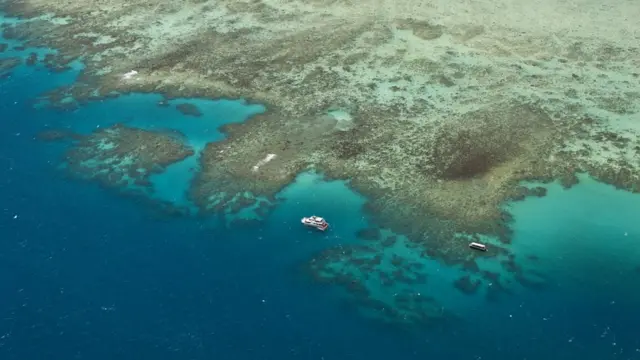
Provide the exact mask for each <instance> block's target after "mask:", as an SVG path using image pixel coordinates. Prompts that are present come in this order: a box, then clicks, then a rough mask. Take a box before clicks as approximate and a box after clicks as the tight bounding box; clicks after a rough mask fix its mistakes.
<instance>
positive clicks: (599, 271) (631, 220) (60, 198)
mask: <svg viewBox="0 0 640 360" xmlns="http://www.w3.org/2000/svg"><path fill="white" fill-rule="evenodd" d="M14 45H15V44H14ZM46 51H50V50H46V49H41V50H39V54H44V53H45V52H46ZM30 52H31V50H26V51H22V52H15V51H11V50H10V51H7V52H4V53H0V58H4V57H8V56H15V55H17V56H21V57H23V58H26V56H28V54H29V53H30ZM80 69H81V64H76V67H75V70H74V71H70V72H66V73H59V74H53V73H49V72H48V71H47V70H46V69H45V68H44V67H42V66H41V65H37V66H35V67H27V66H20V67H18V68H17V69H15V71H14V72H13V75H12V76H11V77H9V78H7V79H4V80H2V82H1V83H0V95H1V97H0V114H1V116H0V119H1V120H0V127H1V131H0V205H1V206H0V210H1V212H0V294H2V296H1V297H0V312H1V313H0V358H1V359H21V360H23V359H43V358H46V359H67V358H76V359H85V358H86V359H113V358H114V357H116V356H118V357H120V358H125V359H140V358H160V359H210V358H215V359H326V360H329V359H388V358H394V359H410V358H411V359H414V358H415V359H424V358H432V359H441V358H442V359H444V358H453V359H539V358H544V357H547V358H558V359H563V358H582V359H598V360H600V359H640V336H638V330H637V326H636V319H640V309H638V307H637V305H636V304H638V300H640V289H639V288H638V287H637V286H636V281H635V279H636V278H637V277H638V276H640V244H638V241H639V239H640V222H638V221H636V219H635V217H636V213H637V212H638V211H637V210H640V201H639V200H640V196H639V195H634V194H630V193H626V192H623V191H619V190H615V189H614V188H613V187H611V186H608V185H603V184H600V183H597V182H595V181H593V180H591V179H590V178H588V176H586V175H584V176H582V177H581V183H580V184H579V185H577V186H575V187H574V188H572V189H570V190H564V189H563V188H562V187H561V186H560V185H558V184H551V185H548V186H547V187H548V189H549V191H548V195H547V196H546V197H543V198H530V199H527V200H525V201H523V202H517V203H513V204H506V205H505V206H507V207H508V209H509V211H510V212H511V213H512V214H513V215H514V222H513V224H512V227H513V230H514V239H513V243H512V244H511V245H509V247H508V250H509V251H510V252H511V253H512V254H513V255H514V256H515V258H516V261H517V263H518V264H519V265H520V266H521V267H522V271H521V274H522V276H524V277H526V279H528V281H527V282H524V283H523V284H525V285H526V286H523V285H522V284H521V283H519V282H518V281H517V280H516V279H515V275H514V274H513V273H508V272H506V271H505V270H504V268H503V267H502V266H500V265H499V261H501V260H504V259H495V258H492V259H488V260H485V261H482V262H480V263H479V267H480V268H481V269H483V270H490V271H494V272H495V273H497V274H498V275H499V276H500V278H501V279H503V281H504V284H502V286H504V287H505V289H506V290H508V291H506V292H505V291H503V292H494V290H493V289H494V288H496V287H497V286H498V284H497V283H496V284H492V285H489V284H486V283H485V284H484V285H482V286H481V287H480V289H479V290H478V291H477V292H475V293H474V294H466V293H463V292H461V291H459V290H458V289H456V288H455V287H454V286H453V283H454V282H455V281H456V280H457V279H459V278H460V277H461V276H463V275H466V274H468V272H467V271H466V270H463V269H460V268H455V267H447V266H445V265H442V264H441V263H440V262H438V261H436V260H434V259H429V258H425V257H424V256H423V255H422V252H421V251H419V250H418V249H415V248H413V247H412V246H411V244H410V243H408V242H407V241H406V239H404V238H403V237H402V236H399V235H396V234H391V233H389V232H388V231H386V230H383V239H382V240H367V239H365V238H364V237H363V236H361V237H358V235H357V233H358V231H359V230H362V229H367V228H371V227H372V226H375V224H374V223H372V222H371V220H370V219H369V218H368V217H367V215H366V214H365V213H364V212H363V206H364V205H365V204H366V201H367V199H366V198H364V197H362V196H360V195H359V194H356V193H354V192H353V191H351V190H350V189H349V186H348V183H345V182H341V181H332V182H327V181H325V180H324V179H323V178H322V176H321V174H315V173H304V174H300V175H299V176H298V178H297V179H296V181H295V182H294V183H292V184H291V185H290V186H288V187H287V188H285V189H284V190H283V191H282V192H281V193H280V194H279V195H278V196H277V198H278V204H277V206H276V207H275V208H274V209H273V211H272V212H271V213H269V214H268V216H267V217H266V219H264V221H262V222H257V223H256V222H253V223H250V224H245V225H242V226H225V225H224V224H223V223H219V222H216V221H212V220H211V219H210V218H209V217H201V216H198V215H197V214H195V213H192V214H191V216H175V217H171V216H163V217H158V216H157V213H156V209H155V207H156V206H157V203H156V202H152V201H148V199H144V198H141V197H130V196H124V194H122V193H119V192H118V191H113V190H112V189H111V190H107V189H104V188H101V187H99V186H98V185H97V184H95V183H92V182H89V181H78V180H76V179H70V178H68V177H67V176H66V175H65V172H64V170H63V169H60V163H61V161H62V153H63V151H64V149H65V147H66V146H68V145H64V144H57V143H43V142H40V141H37V140H35V135H36V134H37V133H39V132H40V131H42V130H45V129H60V128H66V129H70V130H73V131H74V132H78V133H83V134H88V133H90V132H92V131H94V130H96V129H97V128H100V127H102V128H104V127H108V126H110V125H112V124H114V123H123V124H125V125H127V126H131V127H138V128H142V129H146V130H152V131H168V130H177V131H179V132H180V133H181V134H182V139H183V140H184V142H185V143H187V144H189V145H190V146H192V147H193V148H194V149H195V150H196V154H195V155H194V156H192V157H189V158H187V159H185V160H184V161H182V162H180V163H177V164H175V165H172V166H170V167H169V168H167V169H166V171H164V172H163V173H161V174H159V175H155V176H154V177H153V178H152V184H153V187H154V189H155V190H156V192H155V193H154V195H153V196H154V197H157V198H158V199H161V200H166V201H168V202H170V203H172V204H175V205H177V206H186V207H189V208H190V209H191V211H192V212H195V209H194V208H193V207H192V205H191V204H190V203H189V200H188V198H187V197H186V196H185V191H186V190H187V187H188V185H189V182H190V181H191V179H192V177H193V174H194V173H195V171H197V170H198V169H197V162H196V160H197V154H198V151H199V150H201V149H202V148H203V146H204V144H206V143H207V142H211V141H219V140H221V139H223V138H224V134H222V133H220V132H219V131H218V130H217V129H218V127H219V126H221V125H223V124H225V123H229V122H241V121H244V120H245V119H247V118H249V117H251V116H253V115H255V114H259V113H261V112H263V111H264V110H265V109H264V108H263V107H262V106H260V105H256V104H248V103H246V102H244V101H243V100H215V101H214V100H199V99H173V100H171V101H169V106H159V105H158V102H159V101H161V100H162V96H161V95H160V94H130V95H126V96H120V97H118V98H116V99H108V100H103V101H96V102H90V103H88V104H85V105H80V106H79V107H77V108H76V109H75V110H71V111H58V110H55V109H50V108H48V107H46V106H43V105H42V104H40V105H38V106H34V105H37V104H38V101H37V99H38V97H39V95H41V94H42V93H44V92H46V91H48V90H51V89H53V88H55V87H57V86H61V85H64V84H70V83H72V82H73V81H74V80H75V77H76V75H77V71H79V70H80ZM184 102H188V103H192V104H195V105H196V106H197V107H198V108H199V109H200V111H201V112H202V113H203V115H202V116H201V117H193V116H185V115H182V114H181V113H180V112H179V111H177V110H176V108H175V105H176V104H179V103H184ZM310 214H318V215H324V216H327V217H328V218H329V221H330V222H331V225H332V227H331V231H330V232H328V233H326V234H320V233H316V232H311V231H308V230H307V229H304V228H302V227H301V226H299V225H300V224H299V218H300V216H301V215H310ZM391 236H395V242H394V243H393V244H390V243H384V240H385V239H387V240H388V239H389V237H391ZM376 255H379V256H380V257H381V258H380V263H379V265H377V267H367V266H364V265H362V264H365V265H366V264H367V261H371V260H372V259H373V258H374V257H375V256H376ZM314 259H315V261H313V260H314ZM323 259H329V261H327V262H323ZM354 259H359V261H354ZM398 262H400V263H402V264H404V265H402V266H400V265H397V264H398ZM321 263H322V264H324V265H323V266H320V265H318V264H321ZM310 264H315V265H310ZM408 269H409V270H408ZM314 270H316V271H320V270H322V272H321V273H322V274H323V276H324V277H322V276H321V277H320V278H318V276H317V275H318V274H319V273H317V272H314ZM398 270H403V272H402V274H403V276H405V277H408V279H409V280H407V279H405V278H404V277H398V278H395V280H393V281H390V285H389V284H387V285H383V284H382V281H381V280H383V279H382V278H381V277H386V276H390V275H389V274H393V273H394V272H396V271H398ZM336 272H337V273H339V274H341V275H343V276H342V277H336V276H335V274H336ZM331 274H333V275H331ZM344 275H349V276H351V277H345V276H344ZM469 276H471V277H473V278H476V277H477V274H469ZM353 279H356V280H357V284H358V285H359V286H360V285H361V287H358V289H356V290H358V291H354V288H353V286H354V285H353V283H352V280H353ZM403 279H404V280H403ZM363 294H364V295H363ZM496 294H497V295H496ZM399 299H402V300H403V302H402V304H404V307H403V308H400V307H399V305H398V304H400V302H399ZM427 299H429V300H427ZM396 307H397V308H396ZM390 308H394V309H395V310H397V313H394V316H390V315H389V309H390ZM420 314H427V315H428V319H426V321H411V320H412V319H413V316H416V315H420Z"/></svg>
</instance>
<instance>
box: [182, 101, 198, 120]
mask: <svg viewBox="0 0 640 360" xmlns="http://www.w3.org/2000/svg"><path fill="white" fill-rule="evenodd" d="M176 109H178V111H180V112H181V113H182V114H183V115H189V116H195V117H200V116H202V113H201V112H200V109H198V107H197V106H195V105H193V104H188V103H182V104H177V105H176Z"/></svg>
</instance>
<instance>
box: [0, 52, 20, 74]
mask: <svg viewBox="0 0 640 360" xmlns="http://www.w3.org/2000/svg"><path fill="white" fill-rule="evenodd" d="M21 63H22V60H20V59H19V58H15V57H12V58H8V59H0V79H3V78H6V77H8V76H10V75H11V72H12V71H13V69H14V68H15V67H16V66H18V65H20V64H21Z"/></svg>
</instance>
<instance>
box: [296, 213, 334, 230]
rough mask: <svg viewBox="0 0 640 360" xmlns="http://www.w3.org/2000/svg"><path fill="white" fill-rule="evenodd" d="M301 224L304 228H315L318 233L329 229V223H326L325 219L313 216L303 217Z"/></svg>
mask: <svg viewBox="0 0 640 360" xmlns="http://www.w3.org/2000/svg"><path fill="white" fill-rule="evenodd" d="M302 224H303V225H305V226H309V227H313V228H316V229H318V230H320V231H325V230H327V228H329V223H327V221H326V220H325V219H323V218H321V217H320V216H315V215H313V216H310V217H303V218H302Z"/></svg>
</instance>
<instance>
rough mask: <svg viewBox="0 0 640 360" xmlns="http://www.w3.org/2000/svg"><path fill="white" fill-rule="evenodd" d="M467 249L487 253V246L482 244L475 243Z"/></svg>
mask: <svg viewBox="0 0 640 360" xmlns="http://www.w3.org/2000/svg"><path fill="white" fill-rule="evenodd" d="M469 247H470V248H472V249H474V250H480V251H487V246H486V245H484V244H480V243H477V242H472V243H471V244H469Z"/></svg>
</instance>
